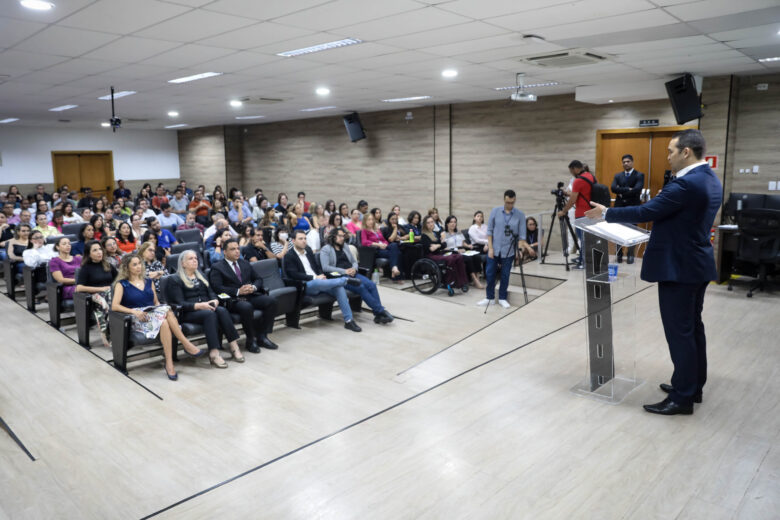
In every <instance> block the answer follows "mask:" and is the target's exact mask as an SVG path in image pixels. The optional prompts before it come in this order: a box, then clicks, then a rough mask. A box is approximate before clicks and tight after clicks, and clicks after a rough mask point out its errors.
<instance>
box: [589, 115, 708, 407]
mask: <svg viewBox="0 0 780 520" xmlns="http://www.w3.org/2000/svg"><path fill="white" fill-rule="evenodd" d="M704 149H705V142H704V137H703V136H702V135H701V132H699V131H698V130H683V131H681V132H678V133H676V134H675V135H674V137H672V140H671V142H670V143H669V149H668V150H669V164H670V165H671V168H672V171H673V172H676V175H677V178H676V179H675V180H673V181H672V182H670V183H669V184H667V185H666V186H664V188H663V190H662V191H661V193H660V194H659V195H658V196H657V197H655V198H654V199H652V200H651V201H650V202H648V203H647V204H644V205H642V206H631V207H626V208H605V207H604V206H601V205H600V204H594V203H591V205H593V209H591V210H590V211H588V212H586V216H588V217H590V218H599V217H601V216H602V215H603V216H604V218H605V219H606V220H607V222H653V230H652V232H651V234H650V241H649V243H648V245H647V250H646V252H645V255H644V259H643V261H642V274H641V276H642V279H643V280H645V281H648V282H658V303H659V306H660V308H661V321H662V322H663V325H664V333H665V334H666V341H667V343H668V344H669V352H670V354H671V358H672V363H673V364H674V373H673V374H672V381H671V383H672V384H671V385H667V384H663V383H662V384H661V390H663V391H664V392H667V393H668V394H669V396H668V397H667V398H666V399H664V400H663V401H661V402H659V403H656V404H646V405H645V406H644V408H645V410H647V411H648V412H651V413H657V414H662V415H676V414H686V415H690V414H692V413H693V403H700V402H701V401H702V388H703V387H704V383H705V382H706V381H707V348H706V344H707V341H706V338H705V335H704V323H702V320H701V310H702V306H703V304H704V291H706V289H707V285H708V284H709V282H710V280H714V279H715V278H716V277H717V271H716V268H715V258H714V256H713V253H712V244H710V228H711V226H712V223H713V221H714V219H715V214H716V213H717V212H718V209H719V208H720V205H721V201H722V188H721V184H720V181H719V180H718V178H717V177H716V176H715V174H714V173H713V171H712V170H711V169H710V167H709V165H708V164H707V162H706V161H704V160H702V157H703V156H704Z"/></svg>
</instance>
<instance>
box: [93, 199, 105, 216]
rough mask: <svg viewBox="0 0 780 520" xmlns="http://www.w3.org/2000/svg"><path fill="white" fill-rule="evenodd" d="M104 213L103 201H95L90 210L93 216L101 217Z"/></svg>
mask: <svg viewBox="0 0 780 520" xmlns="http://www.w3.org/2000/svg"><path fill="white" fill-rule="evenodd" d="M105 212H106V203H105V201H103V199H97V200H96V201H95V207H94V208H93V210H92V214H93V215H103V214H104V213H105Z"/></svg>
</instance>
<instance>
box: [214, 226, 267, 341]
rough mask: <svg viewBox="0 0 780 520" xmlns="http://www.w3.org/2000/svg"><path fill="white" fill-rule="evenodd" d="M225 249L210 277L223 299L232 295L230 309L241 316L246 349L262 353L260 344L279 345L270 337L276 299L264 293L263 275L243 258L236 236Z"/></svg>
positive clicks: (228, 302)
mask: <svg viewBox="0 0 780 520" xmlns="http://www.w3.org/2000/svg"><path fill="white" fill-rule="evenodd" d="M222 251H223V253H224V255H225V258H224V259H222V260H220V261H219V262H217V263H215V264H214V265H212V266H211V272H210V274H209V278H210V279H211V285H212V289H214V292H215V293H217V296H219V297H220V299H223V300H224V299H225V298H224V296H225V295H226V296H229V297H230V299H229V300H227V305H226V307H227V310H229V311H230V312H232V313H235V314H238V315H240V316H241V324H242V325H243V326H244V334H246V349H247V350H248V351H249V352H254V353H255V354H259V353H260V347H265V348H268V349H276V348H279V347H278V345H276V343H274V342H273V341H271V340H270V339H269V338H268V335H269V334H270V333H271V332H273V330H274V318H275V317H276V300H274V299H273V298H271V297H270V296H268V295H266V294H264V292H265V291H264V290H263V279H262V278H261V277H260V276H258V275H257V274H256V273H255V272H254V269H252V266H251V265H250V264H249V262H247V261H246V260H244V259H243V258H241V248H240V247H239V246H238V241H237V240H236V239H234V238H231V239H229V240H226V241H225V243H224V244H223V245H222ZM255 309H257V310H259V311H262V313H263V315H262V317H261V318H260V319H259V320H258V321H257V322H255V321H254V319H253V314H254V310H255ZM255 338H257V339H255Z"/></svg>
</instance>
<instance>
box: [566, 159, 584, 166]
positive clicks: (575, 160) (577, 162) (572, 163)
mask: <svg viewBox="0 0 780 520" xmlns="http://www.w3.org/2000/svg"><path fill="white" fill-rule="evenodd" d="M569 168H582V162H580V161H578V160H577V159H574V160H573V161H572V162H570V163H569Z"/></svg>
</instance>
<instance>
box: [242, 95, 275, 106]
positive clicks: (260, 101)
mask: <svg viewBox="0 0 780 520" xmlns="http://www.w3.org/2000/svg"><path fill="white" fill-rule="evenodd" d="M283 101H284V99H278V98H267V97H260V96H255V97H250V96H247V97H242V98H241V102H242V103H244V104H245V105H274V104H276V103H281V102H283Z"/></svg>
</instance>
